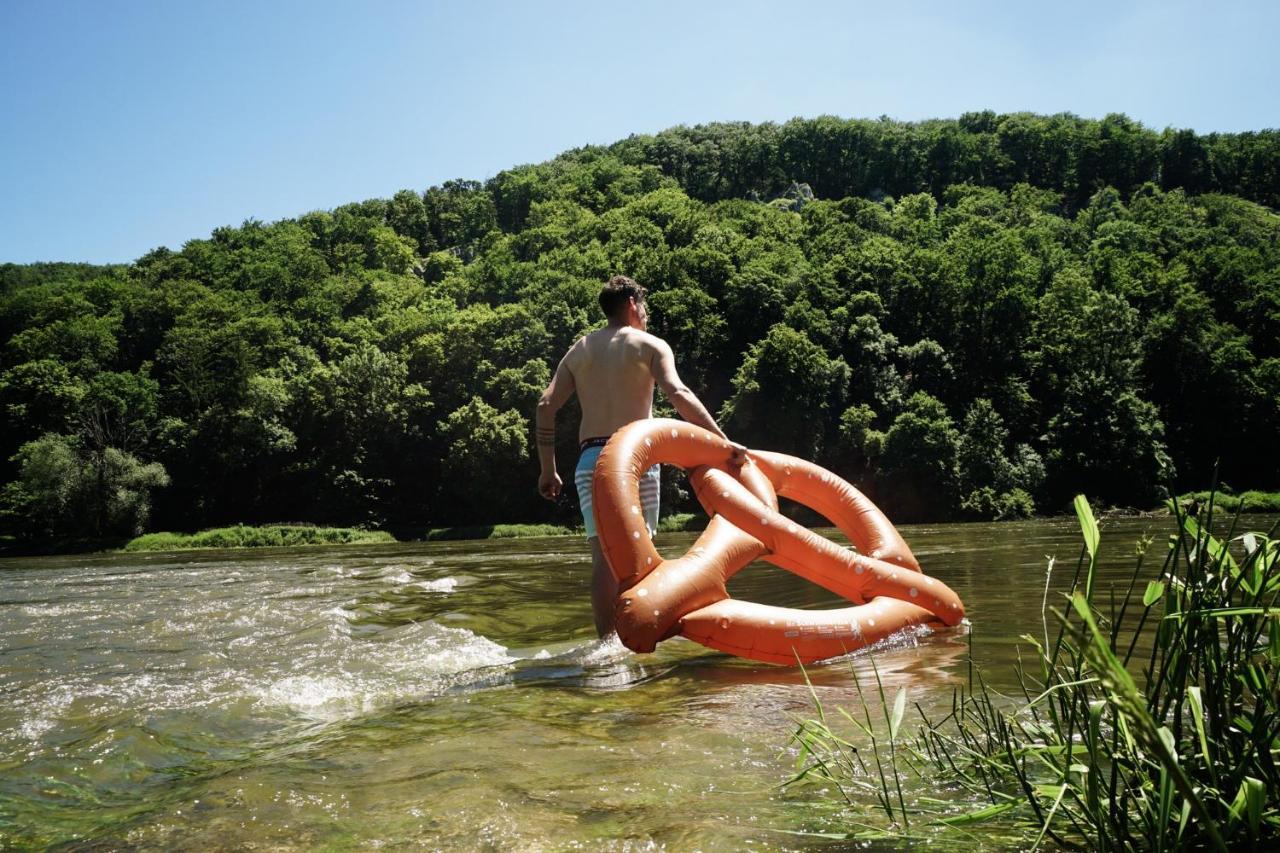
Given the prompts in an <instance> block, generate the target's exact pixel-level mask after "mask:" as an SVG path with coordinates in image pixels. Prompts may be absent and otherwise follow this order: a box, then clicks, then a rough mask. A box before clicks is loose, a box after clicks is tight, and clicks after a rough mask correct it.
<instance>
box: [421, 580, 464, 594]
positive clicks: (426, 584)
mask: <svg viewBox="0 0 1280 853" xmlns="http://www.w3.org/2000/svg"><path fill="white" fill-rule="evenodd" d="M414 586H416V587H420V588H422V589H425V590H426V591H427V592H453V591H454V590H455V589H457V588H458V579H457V578H437V579H436V580H433V581H418V582H417V583H415V584H414Z"/></svg>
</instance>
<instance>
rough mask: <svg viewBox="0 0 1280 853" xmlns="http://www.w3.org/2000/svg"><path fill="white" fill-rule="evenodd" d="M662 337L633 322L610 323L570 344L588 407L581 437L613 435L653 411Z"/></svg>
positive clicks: (569, 363) (581, 398)
mask: <svg viewBox="0 0 1280 853" xmlns="http://www.w3.org/2000/svg"><path fill="white" fill-rule="evenodd" d="M661 343H662V342H661V341H659V339H658V338H655V337H654V336H653V335H651V334H649V333H648V332H645V331H641V330H640V329H636V328H632V327H631V326H621V327H617V326H607V327H605V328H603V329H600V330H598V331H595V332H592V333H591V334H589V335H587V336H585V337H583V338H581V339H579V340H578V342H577V343H575V344H574V345H573V346H572V347H570V348H569V352H568V353H566V354H565V357H564V365H565V367H566V368H567V369H568V371H569V372H570V373H571V374H572V375H573V383H574V385H575V386H576V388H577V392H578V404H579V406H581V408H582V423H581V425H580V426H579V427H578V441H585V440H587V439H588V438H598V437H608V436H610V435H613V433H614V432H615V431H616V430H618V429H620V428H622V427H624V426H626V425H627V424H629V423H631V422H632V421H638V420H641V419H642V418H648V417H652V416H653V386H654V371H653V363H654V361H655V360H656V359H657V358H658V356H659V345H660V344H661Z"/></svg>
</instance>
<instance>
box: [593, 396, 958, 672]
mask: <svg viewBox="0 0 1280 853" xmlns="http://www.w3.org/2000/svg"><path fill="white" fill-rule="evenodd" d="M732 453H733V451H732V448H731V447H730V446H729V444H728V442H726V441H724V440H723V439H721V438H720V437H718V436H716V435H715V434H713V433H711V432H708V431H707V430H704V429H702V428H701V427H696V426H693V425H692V424H688V423H685V422H683V421H674V420H664V419H650V420H643V421H635V422H634V423H631V424H628V425H627V426H625V427H623V428H622V429H620V430H618V431H617V432H616V433H614V435H613V437H612V438H610V439H609V443H608V444H607V445H605V448H604V450H602V451H601V453H600V458H599V460H598V461H597V462H596V468H595V472H594V474H593V479H592V490H593V491H592V500H593V504H592V510H593V512H594V513H595V521H596V530H597V532H598V535H599V537H600V546H601V549H602V550H603V551H604V555H605V558H606V559H607V560H608V562H609V567H610V569H611V570H612V571H613V575H614V577H615V578H616V579H617V581H618V589H619V594H618V601H617V604H616V610H615V614H614V621H615V625H616V627H617V630H618V636H619V638H620V639H621V640H622V642H623V643H624V644H625V645H626V646H627V647H628V648H630V649H632V650H633V651H637V652H651V651H653V649H654V647H655V646H656V645H657V644H658V643H659V642H660V641H662V640H665V639H667V638H668V637H673V636H675V635H676V634H680V635H683V636H685V637H688V638H689V639H691V640H694V641H696V642H699V643H702V644H703V645H705V646H709V647H711V648H713V649H719V650H720V651H724V652H729V653H730V654H734V655H738V656H740V657H745V658H752V659H755V660H760V661H767V662H770V663H781V664H791V663H795V662H796V661H797V659H798V660H800V661H801V662H805V663H807V662H809V661H815V660H822V659H824V658H830V657H835V656H837V655H841V654H845V653H847V652H850V651H853V650H854V649H858V648H861V647H862V646H866V645H869V644H871V643H874V642H877V641H879V640H881V639H883V638H885V637H887V636H889V635H890V634H892V633H894V632H895V631H898V630H901V629H902V628H905V627H907V626H909V625H921V624H929V623H934V624H937V623H941V624H943V625H956V624H958V623H959V622H960V621H961V620H962V619H963V618H964V605H963V604H962V603H961V602H960V598H959V597H958V596H957V595H956V594H955V593H954V592H952V591H951V589H950V588H949V587H947V586H946V584H944V583H942V582H941V581H939V580H937V579H935V578H931V577H928V576H927V575H925V574H923V573H922V572H921V571H920V566H919V564H918V563H917V562H916V558H915V557H914V556H913V555H912V553H911V549H910V548H908V547H907V543H906V542H904V541H903V539H902V537H901V536H900V535H899V534H898V531H897V530H896V529H895V528H894V526H893V525H892V524H890V523H889V520H888V519H886V518H885V517H884V515H883V514H882V513H881V512H880V510H879V509H877V508H876V506H875V504H873V503H872V502H871V501H870V500H868V499H867V498H866V497H865V496H864V495H863V494H862V493H861V492H859V491H858V490H857V489H855V488H854V487H853V486H851V485H850V484H848V483H846V482H845V481H844V480H842V479H840V478H839V477H837V476H835V475H834V474H832V473H830V472H829V471H827V470H825V469H823V468H820V467H818V466H817V465H814V464H812V463H810V462H806V461H804V460H803V459H797V458H795V457H793V456H786V455H784V454H781V453H769V452H766V451H760V450H752V451H751V452H750V460H749V461H748V462H747V463H746V464H745V465H743V466H742V467H741V468H739V469H737V470H733V469H732V468H731V467H730V466H729V464H728V463H729V460H730V458H731V457H732ZM660 462H663V463H667V464H671V465H676V466H679V467H680V468H683V469H684V470H685V471H687V472H688V473H689V480H690V482H691V483H692V484H693V488H694V491H695V492H696V494H697V496H698V500H699V501H700V502H701V503H702V506H703V508H705V509H706V511H707V515H708V516H710V518H711V522H710V523H709V524H708V525H707V529H706V530H705V531H703V533H702V535H701V536H699V537H698V539H697V541H696V542H694V544H693V547H692V548H690V549H689V551H688V553H686V554H684V555H683V556H681V557H677V558H675V559H672V560H665V559H663V558H662V556H661V555H660V554H659V553H658V552H657V550H656V549H655V548H654V546H653V540H652V538H651V537H650V536H649V530H648V528H647V527H646V526H645V521H644V515H643V514H642V513H641V511H640V486H639V478H640V475H641V474H642V473H643V472H644V471H646V470H648V469H649V467H650V466H652V465H654V464H657V463H660ZM779 495H781V496H782V497H785V498H789V499H791V500H794V501H796V502H798V503H802V504H804V505H806V506H808V507H810V508H812V509H814V510H817V511H818V512H819V513H821V514H822V515H824V516H825V517H826V518H828V519H830V520H831V521H832V522H834V523H835V525H836V526H837V527H839V528H840V530H841V531H842V532H843V533H844V534H845V535H846V536H847V537H849V540H850V541H851V542H853V544H854V547H855V548H856V549H857V550H856V551H850V550H848V549H846V548H842V547H840V546H839V545H836V544H835V543H834V542H831V541H830V540H828V539H825V538H823V537H822V536H819V535H818V534H816V533H813V532H812V531H810V530H808V529H806V528H803V527H800V526H798V525H797V524H796V523H795V522H793V521H791V520H790V519H788V518H787V517H786V516H784V515H782V514H780V513H779V512H778V496H779ZM756 559H765V560H768V561H769V562H771V563H773V564H774V565H777V566H780V567H781V568H784V569H787V570H788V571H791V572H794V573H795V574H797V575H799V576H800V577H803V578H805V579H807V580H810V581H812V582H814V583H816V584H819V585H820V586H822V587H825V588H826V589H829V590H831V591H832V592H834V593H836V594H838V595H841V596H843V597H845V598H847V599H849V601H851V602H852V603H853V604H854V605H855V606H853V607H846V608H842V609H837V610H795V609H791V608H785V607H773V606H770V605H766V604H755V603H752V602H747V601H740V600H737V599H733V598H730V597H729V593H728V592H727V591H726V589H725V584H726V582H727V581H728V579H729V578H730V577H732V576H733V575H734V574H735V573H736V572H738V571H739V570H741V569H743V568H744V567H746V566H747V565H748V564H749V563H751V562H752V561H753V560H756Z"/></svg>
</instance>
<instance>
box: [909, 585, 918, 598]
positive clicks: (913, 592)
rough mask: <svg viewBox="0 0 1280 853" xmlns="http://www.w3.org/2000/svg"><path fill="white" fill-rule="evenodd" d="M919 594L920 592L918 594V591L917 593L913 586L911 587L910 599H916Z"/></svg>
mask: <svg viewBox="0 0 1280 853" xmlns="http://www.w3.org/2000/svg"><path fill="white" fill-rule="evenodd" d="M919 594H920V592H919V591H918V590H917V589H916V588H915V587H914V586H913V587H911V597H912V598H915V597H916V596H917V595H919Z"/></svg>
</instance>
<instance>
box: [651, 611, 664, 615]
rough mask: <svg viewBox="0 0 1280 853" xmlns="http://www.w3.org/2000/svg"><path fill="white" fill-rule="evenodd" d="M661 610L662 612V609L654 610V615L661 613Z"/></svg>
mask: <svg viewBox="0 0 1280 853" xmlns="http://www.w3.org/2000/svg"><path fill="white" fill-rule="evenodd" d="M661 612H662V611H661V610H655V611H653V615H654V616H657V615H658V614H659V613H661Z"/></svg>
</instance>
